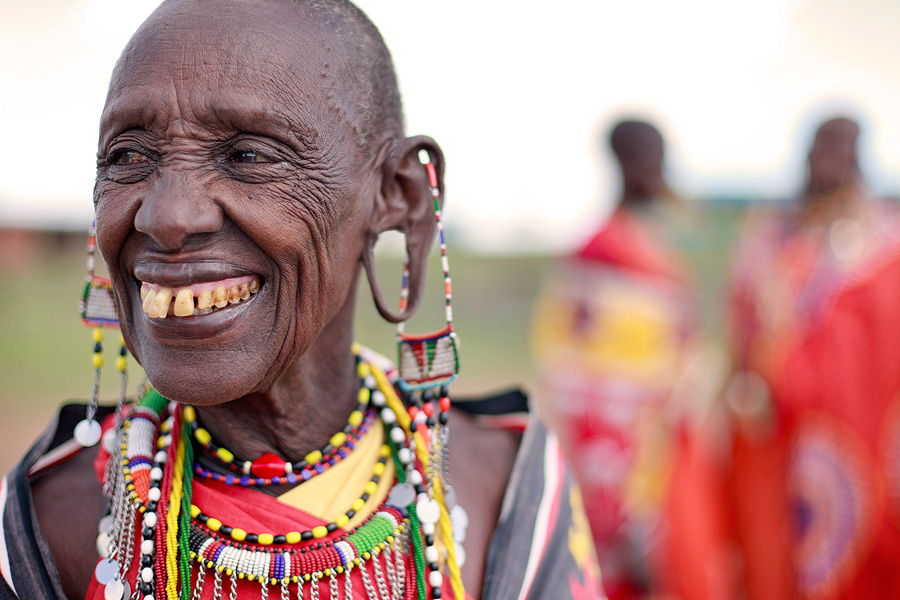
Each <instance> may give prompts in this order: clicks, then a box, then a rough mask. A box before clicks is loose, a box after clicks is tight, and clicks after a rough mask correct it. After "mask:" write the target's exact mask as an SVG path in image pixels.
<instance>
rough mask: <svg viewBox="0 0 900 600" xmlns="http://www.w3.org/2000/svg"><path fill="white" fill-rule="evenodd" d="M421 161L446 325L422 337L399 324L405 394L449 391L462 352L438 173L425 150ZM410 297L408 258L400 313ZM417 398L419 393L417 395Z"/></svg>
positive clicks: (398, 341)
mask: <svg viewBox="0 0 900 600" xmlns="http://www.w3.org/2000/svg"><path fill="white" fill-rule="evenodd" d="M419 162H420V163H422V166H424V167H425V171H426V172H427V173H428V185H429V187H430V188H431V197H432V199H433V202H434V219H435V223H436V226H437V232H438V240H439V242H440V247H441V269H442V270H443V272H444V302H445V316H446V320H447V325H446V327H444V328H443V329H441V330H440V331H435V332H433V333H426V334H421V335H411V334H408V333H406V332H405V331H404V322H403V321H400V322H399V323H398V324H397V348H398V360H397V366H398V367H399V369H400V376H401V381H400V384H399V385H400V387H401V389H403V390H404V391H405V392H410V393H420V392H423V391H425V390H433V389H435V388H446V386H448V385H449V384H450V383H451V382H453V380H455V379H456V377H457V375H458V374H459V349H458V341H457V336H456V332H455V331H454V330H453V291H452V282H451V279H450V261H449V259H448V258H447V243H446V240H445V238H444V224H443V221H442V219H441V191H440V188H439V187H438V180H437V171H436V170H435V168H434V163H433V162H432V160H431V155H429V154H428V151H427V150H425V149H422V150H419ZM408 298H409V259H408V258H407V260H406V261H405V262H404V265H403V280H402V283H401V289H400V312H401V313H403V312H405V311H406V303H407V299H408ZM414 395H418V394H414Z"/></svg>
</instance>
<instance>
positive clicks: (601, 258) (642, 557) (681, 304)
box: [533, 120, 695, 599]
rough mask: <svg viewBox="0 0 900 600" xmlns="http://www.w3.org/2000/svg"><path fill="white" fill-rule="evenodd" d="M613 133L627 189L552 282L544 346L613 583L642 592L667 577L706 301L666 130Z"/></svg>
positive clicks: (544, 396) (541, 304)
mask: <svg viewBox="0 0 900 600" xmlns="http://www.w3.org/2000/svg"><path fill="white" fill-rule="evenodd" d="M609 142H610V146H611V148H612V150H613V152H614V154H615V156H616V158H617V160H618V163H619V166H620V168H621V174H622V194H621V197H620V199H619V202H618V205H617V207H616V209H615V211H614V212H613V214H612V215H611V216H610V217H609V219H608V220H607V221H606V222H605V223H604V224H603V226H602V227H601V228H600V229H599V230H598V231H597V232H596V233H595V234H594V235H592V236H591V237H590V239H588V240H587V241H586V242H585V243H584V244H582V245H581V247H580V248H579V249H578V250H577V251H576V252H574V254H573V255H571V256H570V257H568V258H567V259H566V260H565V261H564V262H563V263H562V264H561V265H560V266H559V268H558V269H556V270H555V272H554V274H553V276H552V277H551V278H550V280H549V281H548V282H547V284H546V285H545V287H544V290H543V293H542V295H541V297H540V299H539V301H538V305H537V307H536V310H535V324H534V336H533V337H534V353H535V359H536V362H537V365H538V369H539V372H540V377H541V379H540V397H539V403H540V409H541V412H542V414H543V415H544V418H545V419H546V420H547V421H548V423H549V424H550V426H551V428H553V429H554V430H555V431H557V432H558V434H559V436H560V439H561V443H562V445H563V448H564V450H565V452H566V455H567V457H568V459H569V460H570V461H571V463H572V465H573V467H574V471H575V474H576V477H577V479H578V482H579V484H580V486H581V487H582V490H583V495H584V503H585V509H586V511H587V515H588V520H589V521H590V524H591V529H592V532H593V535H594V542H595V544H596V547H597V554H598V558H599V561H600V569H601V572H602V573H603V583H604V586H605V589H606V592H607V594H608V596H609V597H610V598H613V599H622V598H642V597H647V595H648V594H650V593H651V592H652V590H653V588H654V587H655V585H656V582H655V579H656V574H655V572H654V571H655V570H656V566H655V557H654V552H655V548H656V546H657V541H658V538H659V535H660V521H659V518H660V512H659V511H660V507H661V502H662V499H663V498H664V496H665V490H666V485H667V480H668V476H667V467H666V465H667V455H668V448H669V444H670V439H669V434H670V428H671V424H672V419H673V410H672V409H673V396H675V395H676V392H677V390H678V388H679V385H680V384H681V383H683V381H682V376H683V374H684V373H685V368H684V367H685V364H686V362H687V359H688V357H689V356H690V355H691V352H690V351H689V349H690V348H691V346H692V344H693V343H694V342H695V330H694V328H695V325H694V320H693V316H694V315H693V312H694V309H693V298H692V296H691V293H690V289H689V284H688V282H689V281H690V277H689V275H688V274H687V273H688V270H687V268H686V266H685V264H684V263H683V261H682V260H681V258H680V257H679V252H678V250H677V249H676V246H675V243H674V242H673V235H672V234H673V232H672V223H673V221H674V220H677V219H678V218H679V211H680V207H678V206H676V203H677V200H675V199H674V198H673V197H672V194H671V193H670V191H669V188H668V186H667V185H666V182H665V179H664V177H663V156H664V145H663V138H662V136H661V135H660V133H659V131H658V130H657V129H656V128H655V127H654V126H653V125H651V124H650V123H647V122H643V121H636V120H623V121H621V122H619V123H618V124H617V125H616V126H615V127H614V128H613V129H612V132H611V134H610V138H609Z"/></svg>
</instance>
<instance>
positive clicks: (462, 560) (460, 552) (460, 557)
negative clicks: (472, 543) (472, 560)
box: [453, 542, 466, 567]
mask: <svg viewBox="0 0 900 600" xmlns="http://www.w3.org/2000/svg"><path fill="white" fill-rule="evenodd" d="M453 547H454V549H455V550H456V565H457V566H459V567H461V566H463V565H464V564H466V549H465V548H463V545H462V544H461V543H459V542H453Z"/></svg>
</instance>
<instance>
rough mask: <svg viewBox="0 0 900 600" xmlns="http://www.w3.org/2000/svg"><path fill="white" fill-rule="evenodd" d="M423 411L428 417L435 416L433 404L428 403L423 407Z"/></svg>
mask: <svg viewBox="0 0 900 600" xmlns="http://www.w3.org/2000/svg"><path fill="white" fill-rule="evenodd" d="M422 410H423V411H424V412H425V416H426V417H430V416H431V415H433V414H434V405H433V404H431V402H426V403H425V406H423V407H422Z"/></svg>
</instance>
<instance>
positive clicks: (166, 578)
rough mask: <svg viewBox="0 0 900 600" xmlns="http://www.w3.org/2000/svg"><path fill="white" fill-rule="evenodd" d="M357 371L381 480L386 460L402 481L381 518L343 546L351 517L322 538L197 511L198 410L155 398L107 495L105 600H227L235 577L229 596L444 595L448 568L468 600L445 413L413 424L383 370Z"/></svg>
mask: <svg viewBox="0 0 900 600" xmlns="http://www.w3.org/2000/svg"><path fill="white" fill-rule="evenodd" d="M359 365H360V366H359V367H358V368H359V372H360V376H361V377H362V378H363V379H364V380H365V381H366V387H367V388H368V389H370V390H372V391H371V392H370V402H371V409H372V410H375V411H378V414H379V416H380V417H381V420H382V423H383V424H384V426H385V431H386V438H387V439H386V443H385V446H384V448H383V450H382V451H381V454H382V456H381V460H380V461H379V462H378V465H380V467H376V469H375V470H376V473H375V475H374V476H373V480H374V479H375V478H377V477H379V474H378V473H379V472H381V471H382V469H383V467H384V465H385V461H387V460H388V459H389V458H390V459H392V460H393V461H394V463H395V464H396V466H397V469H396V480H395V482H394V484H393V487H392V488H391V490H390V492H389V495H388V498H387V500H386V501H385V502H384V504H382V505H381V507H380V508H379V509H378V510H376V511H375V513H374V514H372V515H369V517H368V518H367V519H366V520H364V521H363V522H362V523H361V524H360V525H358V526H357V527H356V528H355V529H353V530H352V531H350V532H348V533H346V534H345V535H341V536H339V537H336V538H335V537H334V536H333V535H330V534H332V533H333V532H335V531H336V530H337V529H338V528H339V527H340V524H339V522H341V521H342V522H344V523H346V521H344V520H343V519H344V517H348V515H351V513H350V511H348V513H346V514H345V515H343V517H342V518H340V519H338V520H336V521H335V522H334V523H330V524H329V525H328V526H327V527H324V528H323V529H319V528H315V529H312V530H309V531H303V532H298V531H294V532H288V533H283V534H277V535H276V534H274V533H265V532H263V533H252V534H251V533H247V532H242V531H240V530H237V531H236V529H235V528H234V527H229V526H227V525H224V524H223V523H222V522H221V520H219V519H216V518H215V517H214V516H210V515H206V514H204V513H203V512H202V511H201V510H200V509H199V508H198V507H196V506H195V505H193V504H192V503H191V494H192V492H191V490H192V483H191V482H192V476H193V469H192V465H193V448H192V444H191V438H192V437H193V428H192V427H191V426H190V423H189V421H188V419H187V418H186V416H185V412H188V413H189V416H190V412H191V411H189V410H188V411H185V408H186V407H182V406H180V405H178V404H175V403H169V402H168V401H167V400H166V399H165V398H163V397H162V396H160V395H159V394H158V393H157V392H155V390H152V389H149V390H148V391H147V393H146V394H145V395H144V397H143V398H142V400H141V401H140V402H139V403H138V404H136V405H132V406H130V407H129V409H127V410H126V411H125V416H124V418H123V420H122V422H121V424H120V425H119V427H118V430H117V438H116V439H117V442H118V448H119V455H118V456H116V455H115V454H113V455H112V456H111V457H110V460H109V461H108V464H107V477H106V482H105V486H104V489H105V490H106V492H107V494H108V495H109V496H110V499H111V507H110V514H109V515H108V516H107V517H104V519H103V520H102V521H101V526H100V529H101V535H100V536H99V537H98V551H99V552H100V553H101V555H102V556H104V559H103V560H101V561H100V562H99V563H98V565H97V569H96V571H95V576H96V578H97V580H98V581H99V582H100V583H101V584H102V585H104V586H105V596H106V597H107V598H128V597H131V590H132V589H134V590H135V594H136V597H141V598H144V600H152V599H155V598H158V599H163V598H166V599H176V598H185V599H187V598H191V597H194V598H199V597H200V595H201V593H202V589H203V585H204V580H205V578H206V577H207V576H211V577H212V578H213V579H214V582H215V583H214V585H215V597H216V598H220V597H222V589H223V577H227V578H229V579H230V586H231V597H232V598H237V595H238V587H237V580H238V579H245V580H247V581H251V582H258V583H259V585H260V589H261V592H262V595H263V596H262V597H263V598H266V597H268V591H267V586H276V589H274V590H272V591H273V592H275V593H277V592H278V589H277V588H278V587H280V594H281V597H283V598H287V597H289V596H290V595H291V594H292V593H296V594H297V597H298V598H304V597H305V596H304V592H305V588H306V587H307V586H308V587H309V592H306V594H307V595H308V597H310V598H319V593H320V591H319V585H320V582H321V583H322V585H325V584H326V582H327V589H328V593H329V594H330V598H331V599H332V600H338V599H339V588H340V587H341V586H340V585H339V584H340V583H341V581H340V580H343V581H342V583H343V588H344V594H343V596H344V598H353V597H365V598H367V599H369V600H377V599H378V598H379V597H380V598H382V599H385V598H420V599H423V600H424V599H425V598H429V597H430V598H440V597H441V587H442V585H443V574H442V573H441V563H442V562H443V563H445V564H446V568H447V569H448V572H449V575H450V583H451V587H452V589H453V592H454V597H455V598H456V599H457V600H463V598H464V597H465V591H464V590H463V587H462V582H461V578H460V577H459V566H458V565H457V564H456V558H455V556H456V554H457V552H456V548H455V545H456V544H455V542H460V541H461V540H459V539H456V538H455V537H454V535H453V533H454V532H453V529H452V525H451V523H450V518H449V508H452V506H451V507H448V506H447V505H446V503H445V501H444V498H445V496H444V494H445V490H447V489H448V488H446V487H445V483H444V481H443V475H444V473H445V472H446V466H445V465H441V464H440V457H442V456H443V455H444V454H445V451H444V449H443V446H444V444H445V442H446V431H444V430H442V425H439V424H438V423H446V415H440V417H442V418H438V419H435V418H432V417H431V416H429V417H428V419H427V421H428V422H431V423H433V424H434V427H433V429H431V430H429V428H428V427H427V426H426V422H425V421H426V420H425V419H424V418H423V417H422V416H421V412H422V411H418V412H419V413H420V414H416V412H417V411H416V409H412V413H413V415H412V417H411V415H410V414H409V413H408V411H407V410H406V409H405V408H404V406H403V404H402V403H401V401H400V399H399V398H398V396H397V394H396V392H395V390H394V388H393V386H392V385H391V384H390V383H389V381H388V380H387V378H386V377H385V375H384V373H383V372H381V371H380V370H378V369H377V368H374V367H372V366H370V365H369V364H368V363H365V362H360V363H359ZM429 406H430V405H429ZM439 408H442V407H440V406H439ZM428 412H431V413H433V412H434V411H433V408H432V410H429V411H428ZM360 424H361V422H360ZM210 441H211V440H210ZM413 449H414V450H413ZM376 481H377V480H376ZM300 483H301V484H302V482H300ZM371 484H372V481H370V482H369V484H367V486H366V487H367V489H366V491H364V495H365V494H367V493H368V491H369V488H370V487H371ZM356 504H357V503H354V506H356ZM353 510H354V509H353V508H351V511H353ZM135 519H139V521H138V523H139V525H140V526H139V527H138V528H135V526H134V524H135ZM438 527H439V528H440V533H441V536H442V538H443V539H444V540H445V541H446V549H445V551H443V552H442V551H440V550H439V547H438V545H437V544H436V540H435V537H436V536H435V534H436V530H437V528H438ZM136 534H137V535H140V541H137V542H136V540H135V537H136ZM326 537H328V539H325V538H326ZM135 554H138V557H137V562H138V564H139V567H138V572H137V577H136V579H131V580H130V579H129V571H130V568H131V565H132V562H133V560H134V557H135ZM368 563H374V568H373V569H372V570H371V572H372V573H373V575H374V579H375V581H374V583H373V582H372V581H371V580H370V577H369V572H370V569H368V568H360V567H363V566H365V565H366V564H368ZM192 564H193V565H195V566H194V570H195V574H194V576H193V578H192V573H191V571H192V566H191V565H192ZM356 569H359V573H360V575H361V577H362V582H363V587H364V588H365V590H364V593H363V592H361V593H360V594H359V595H358V596H354V594H353V590H352V582H351V576H350V574H351V573H352V572H353V571H354V570H356ZM208 572H209V573H208ZM292 589H293V590H294V592H292V591H291V590H292ZM138 592H139V593H138Z"/></svg>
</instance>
